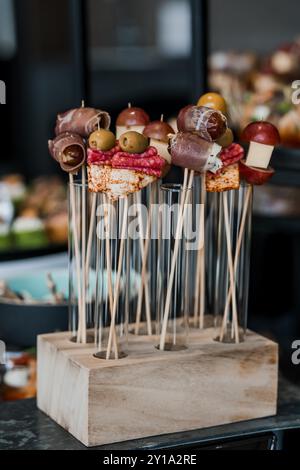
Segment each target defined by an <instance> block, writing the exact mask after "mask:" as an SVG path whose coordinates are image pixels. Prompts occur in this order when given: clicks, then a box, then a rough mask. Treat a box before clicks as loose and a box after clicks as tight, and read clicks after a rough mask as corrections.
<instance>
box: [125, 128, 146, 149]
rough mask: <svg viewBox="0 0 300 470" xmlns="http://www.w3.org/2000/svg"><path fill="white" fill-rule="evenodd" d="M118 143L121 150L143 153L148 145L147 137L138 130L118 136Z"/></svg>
mask: <svg viewBox="0 0 300 470" xmlns="http://www.w3.org/2000/svg"><path fill="white" fill-rule="evenodd" d="M119 145H120V147H121V149H122V150H123V152H128V153H143V152H145V150H146V148H147V147H148V139H147V137H145V136H144V135H143V134H140V133H139V132H135V131H128V132H124V134H122V135H121V136H120V138H119Z"/></svg>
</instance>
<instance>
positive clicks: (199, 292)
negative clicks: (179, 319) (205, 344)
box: [194, 174, 206, 328]
mask: <svg viewBox="0 0 300 470" xmlns="http://www.w3.org/2000/svg"><path fill="white" fill-rule="evenodd" d="M205 202H206V191H205V174H204V175H202V176H201V195H200V204H201V205H200V213H199V221H200V236H199V244H198V250H197V264H196V292H195V302H194V326H195V327H197V326H198V318H199V326H200V328H203V327H204V308H205V302H204V298H205V251H204V236H205V235H204V234H205V228H204V206H203V205H204V204H205ZM199 280H200V283H199ZM198 309H199V310H198ZM198 311H199V315H198Z"/></svg>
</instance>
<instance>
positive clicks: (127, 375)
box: [38, 328, 278, 446]
mask: <svg viewBox="0 0 300 470" xmlns="http://www.w3.org/2000/svg"><path fill="white" fill-rule="evenodd" d="M214 336H215V330H213V329H212V328H208V329H205V330H203V331H202V332H200V331H199V330H193V329H191V334H190V347H189V349H187V350H185V351H180V352H174V351H172V352H164V351H159V350H157V349H155V347H154V345H155V339H154V338H153V337H145V336H143V337H139V336H133V335H130V343H129V348H128V351H129V353H128V356H127V357H126V358H123V359H120V360H117V361H116V360H109V361H105V360H101V359H97V358H95V357H93V353H94V352H95V351H96V350H95V349H94V347H93V345H87V346H85V345H80V344H76V343H74V342H71V341H70V333H54V334H48V335H41V336H39V339H38V407H39V408H40V409H41V410H42V411H44V412H45V413H46V414H47V415H49V416H50V417H51V418H52V419H54V420H55V421H56V422H57V423H58V424H60V425H61V426H62V427H63V428H65V429H66V430H68V431H69V432H70V433H71V434H73V436H75V437H76V438H77V439H79V440H80V441H81V442H83V443H84V444H85V445H87V446H95V445H101V444H108V443H112V442H119V441H125V440H129V439H136V438H142V437H146V436H151V435H158V434H166V433H173V432H178V431H187V430H191V429H197V428H204V427H208V426H215V425H219V424H225V423H229V422H235V421H242V420H247V419H253V418H260V417H263V416H271V415H274V414H276V402H277V368H278V351H277V345H276V344H275V343H273V342H272V341H270V340H268V339H266V338H263V337H262V336H259V335H257V334H255V333H253V332H248V335H247V339H246V341H245V342H243V343H240V344H223V343H218V342H216V341H214V340H213V338H214Z"/></svg>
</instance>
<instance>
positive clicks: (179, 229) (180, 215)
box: [159, 168, 194, 350]
mask: <svg viewBox="0 0 300 470" xmlns="http://www.w3.org/2000/svg"><path fill="white" fill-rule="evenodd" d="M188 172H189V170H188V169H187V168H186V169H185V170H184V180H183V186H182V198H181V201H180V206H179V213H178V221H177V227H176V235H175V244H174V249H173V256H172V261H171V269H170V276H169V283H168V288H167V295H166V303H165V308H164V314H163V323H162V329H161V335H160V343H159V349H161V350H164V348H165V341H166V333H167V326H168V318H169V310H170V302H171V294H172V288H173V282H174V275H175V269H176V265H177V255H178V250H179V242H180V238H179V237H181V233H182V227H183V221H184V217H185V213H186V208H187V204H186V200H187V198H188V194H185V191H186V189H187V188H190V187H191V186H192V183H193V179H194V171H193V170H191V171H190V173H189V178H188ZM187 180H188V183H187Z"/></svg>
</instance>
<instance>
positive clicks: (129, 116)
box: [116, 106, 150, 126]
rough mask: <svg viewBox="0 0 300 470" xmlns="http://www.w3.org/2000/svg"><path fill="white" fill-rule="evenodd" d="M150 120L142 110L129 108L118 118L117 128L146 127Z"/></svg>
mask: <svg viewBox="0 0 300 470" xmlns="http://www.w3.org/2000/svg"><path fill="white" fill-rule="evenodd" d="M149 122H150V118H149V116H148V114H147V113H146V111H144V110H143V109H142V108H136V107H133V106H128V108H126V109H124V110H123V111H121V113H120V114H119V116H118V117H117V122H116V124H117V126H146V125H147V124H148V123H149Z"/></svg>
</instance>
